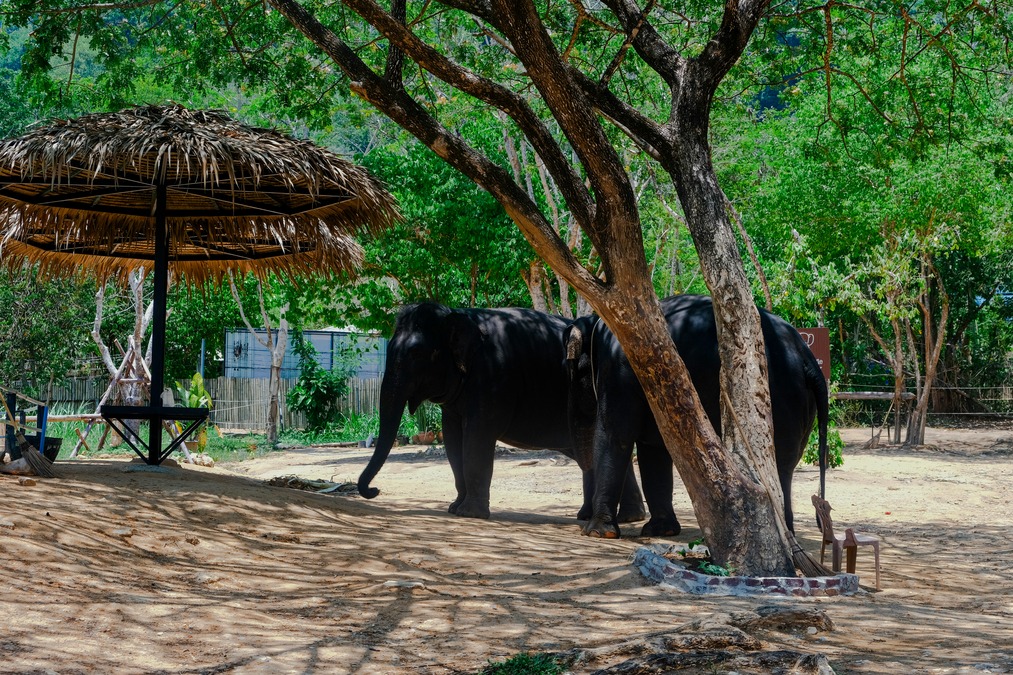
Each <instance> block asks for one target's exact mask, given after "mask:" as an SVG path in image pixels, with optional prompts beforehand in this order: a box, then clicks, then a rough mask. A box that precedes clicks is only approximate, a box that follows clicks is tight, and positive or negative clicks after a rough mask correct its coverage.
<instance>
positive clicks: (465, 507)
mask: <svg viewBox="0 0 1013 675" xmlns="http://www.w3.org/2000/svg"><path fill="white" fill-rule="evenodd" d="M448 510H449V511H450V513H453V514H454V515H455V516H458V517H460V518H483V519H485V520H488V519H489V505H488V504H475V503H473V502H469V501H468V500H467V499H465V500H464V501H462V502H460V503H458V502H454V503H453V504H451V505H450V508H449V509H448Z"/></svg>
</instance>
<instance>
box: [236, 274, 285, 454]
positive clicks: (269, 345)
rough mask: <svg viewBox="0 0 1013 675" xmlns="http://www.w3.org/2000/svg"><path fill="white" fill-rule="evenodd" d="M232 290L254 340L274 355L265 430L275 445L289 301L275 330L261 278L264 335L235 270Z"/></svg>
mask: <svg viewBox="0 0 1013 675" xmlns="http://www.w3.org/2000/svg"><path fill="white" fill-rule="evenodd" d="M229 290H231V291H232V298H233V299H234V300H235V301H236V305H237V306H238V308H239V316H240V318H241V319H242V320H243V324H244V325H245V326H246V330H248V331H250V335H252V336H253V339H255V340H256V341H257V342H259V343H260V344H261V345H262V346H263V347H264V348H266V349H267V350H268V352H269V353H270V354H271V375H270V378H269V379H268V383H267V390H268V396H269V399H268V404H267V429H266V430H265V433H266V435H267V442H268V443H269V444H270V445H272V446H274V445H276V444H277V443H278V427H279V424H280V419H281V366H282V363H283V361H284V360H285V349H286V347H287V346H288V319H287V318H286V314H287V313H288V303H286V304H285V305H284V306H283V307H282V308H281V319H280V320H279V321H278V328H277V329H276V330H274V331H273V332H272V330H271V317H270V316H269V315H268V313H267V308H266V307H265V306H264V289H263V286H262V285H261V283H260V281H257V297H258V299H259V300H260V317H261V320H262V321H263V322H264V329H265V330H266V332H267V337H266V338H262V337H261V336H260V335H258V334H257V331H256V330H255V329H254V327H253V325H252V324H251V323H250V321H249V319H247V318H246V312H245V311H244V310H243V300H242V298H240V297H239V290H238V289H237V288H236V282H235V279H233V277H232V274H231V273H230V274H229Z"/></svg>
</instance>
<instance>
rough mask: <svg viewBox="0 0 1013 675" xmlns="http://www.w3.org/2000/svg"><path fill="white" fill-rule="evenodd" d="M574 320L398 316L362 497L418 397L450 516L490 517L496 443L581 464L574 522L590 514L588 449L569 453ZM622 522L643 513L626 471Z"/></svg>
mask: <svg viewBox="0 0 1013 675" xmlns="http://www.w3.org/2000/svg"><path fill="white" fill-rule="evenodd" d="M570 323H571V322H570V321H569V320H566V319H563V318H561V317H558V316H553V315H550V314H545V313H543V312H537V311H535V310H531V309H460V310H458V309H450V308H448V307H445V306H443V305H440V304H436V303H420V304H416V305H410V306H407V307H405V308H404V309H402V310H401V312H400V314H399V315H398V319H397V323H396V325H395V327H394V334H393V336H392V337H391V339H390V342H389V343H388V345H387V365H386V370H385V372H384V376H383V382H382V384H381V385H380V432H379V435H378V436H377V440H376V448H375V450H374V451H373V456H372V458H371V459H370V461H369V464H368V465H367V466H366V468H365V469H364V470H363V472H362V474H361V475H360V476H359V483H358V487H359V494H361V495H362V496H363V497H366V498H367V499H372V498H373V497H376V495H377V494H379V490H377V489H376V488H371V487H370V482H372V480H373V478H374V477H375V476H376V474H377V472H378V471H379V470H380V468H381V467H382V466H383V464H384V462H385V461H386V460H387V457H388V456H389V454H390V449H391V446H392V445H393V444H394V440H395V437H396V435H397V430H398V426H399V424H400V422H401V416H402V414H403V413H404V409H405V405H406V404H407V405H408V410H409V412H413V413H414V412H415V410H416V409H417V408H418V407H419V405H421V404H422V402H423V401H432V402H434V403H438V404H439V405H440V407H441V409H442V412H443V440H444V443H445V444H446V449H447V459H448V460H449V461H450V467H451V469H452V470H453V474H454V483H455V485H456V487H457V498H456V499H455V500H454V502H453V503H452V504H451V505H450V512H451V513H455V514H457V515H459V516H467V517H472V518H488V517H489V486H490V484H491V482H492V470H493V457H494V454H495V446H496V441H497V440H502V441H504V442H506V443H509V444H511V445H514V446H517V447H523V448H548V449H552V450H558V451H559V452H562V453H563V454H565V455H567V456H569V457H571V458H574V459H576V460H577V464H578V465H579V466H580V468H581V471H582V472H583V478H584V504H583V506H582V507H581V510H580V512H579V513H578V516H577V517H578V518H580V519H582V520H587V519H588V518H589V517H590V515H591V495H592V493H593V489H594V484H595V478H594V473H593V467H592V464H591V453H590V448H589V447H588V448H587V450H586V452H585V454H583V455H581V454H578V453H575V452H574V443H572V442H571V439H570V433H569V426H568V420H567V401H568V390H569V378H568V376H567V371H566V365H565V358H564V357H565V354H564V351H563V333H564V331H565V330H566V328H567V327H569V325H570ZM624 476H625V480H624V479H623V478H622V477H620V483H621V484H623V498H622V504H621V507H620V509H619V514H618V517H619V518H620V520H621V521H623V522H632V521H635V520H643V519H644V517H645V516H646V512H645V511H644V505H643V500H642V497H641V494H640V488H639V487H638V486H637V482H636V479H635V478H634V474H633V471H632V470H629V471H626V472H625V473H624Z"/></svg>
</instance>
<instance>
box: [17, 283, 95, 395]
mask: <svg viewBox="0 0 1013 675" xmlns="http://www.w3.org/2000/svg"><path fill="white" fill-rule="evenodd" d="M93 294H94V284H93V283H92V282H89V281H84V280H57V281H47V280H44V279H40V278H38V276H36V273H35V270H34V269H33V268H24V269H7V268H0V308H2V311H3V314H4V319H3V320H0V383H2V384H5V385H6V386H13V385H14V384H15V383H19V386H21V387H23V388H24V390H25V392H26V393H28V394H29V395H32V396H35V397H38V398H42V399H48V398H49V393H50V387H51V386H52V385H53V384H60V383H62V382H63V381H64V380H65V379H66V377H67V375H68V374H69V373H71V372H73V370H74V368H75V366H76V365H77V364H78V363H80V361H81V360H82V358H83V357H84V355H85V354H86V353H87V352H88V350H89V349H90V340H89V339H88V325H89V323H88V322H89V317H90V316H92V315H93V307H94V300H93V298H92V296H93Z"/></svg>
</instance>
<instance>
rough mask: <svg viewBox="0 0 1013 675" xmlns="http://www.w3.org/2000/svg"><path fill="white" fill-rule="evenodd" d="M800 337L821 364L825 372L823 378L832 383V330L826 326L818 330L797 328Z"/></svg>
mask: <svg viewBox="0 0 1013 675" xmlns="http://www.w3.org/2000/svg"><path fill="white" fill-rule="evenodd" d="M795 330H797V331H798V333H799V335H801V336H802V339H803V340H804V341H805V343H806V344H807V345H809V349H810V350H812V353H813V356H815V357H816V361H817V362H818V363H819V364H820V370H822V371H823V378H824V379H825V380H826V381H827V382H829V381H830V329H829V328H827V327H826V326H819V327H817V328H796V329H795Z"/></svg>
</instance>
